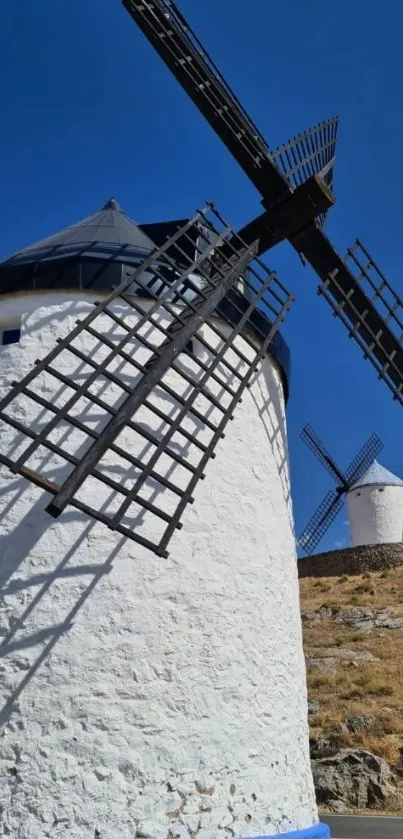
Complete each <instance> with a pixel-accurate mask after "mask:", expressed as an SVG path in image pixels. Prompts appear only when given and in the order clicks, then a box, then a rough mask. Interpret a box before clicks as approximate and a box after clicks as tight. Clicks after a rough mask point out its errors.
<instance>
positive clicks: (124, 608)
mask: <svg viewBox="0 0 403 839" xmlns="http://www.w3.org/2000/svg"><path fill="white" fill-rule="evenodd" d="M93 299H94V298H91V297H88V296H87V298H86V297H85V296H84V295H78V294H67V293H66V294H54V293H51V294H48V295H46V294H44V293H42V294H39V293H38V294H35V295H34V294H32V295H26V296H24V295H21V296H18V297H17V296H16V297H14V298H11V297H10V298H9V299H3V301H1V302H0V325H2V326H3V328H4V325H5V323H6V322H11V321H10V320H8V319H9V318H10V319H11V318H13V317H19V316H20V315H22V338H21V342H20V343H19V344H16V345H12V346H9V347H2V348H0V393H1V395H3V394H4V393H5V392H6V391H7V389H8V387H9V384H10V382H11V381H12V380H13V379H18V378H19V377H21V376H22V375H24V374H25V372H27V370H29V369H30V367H31V365H32V363H33V362H34V360H35V359H36V358H38V357H43V355H44V354H45V353H46V352H47V351H48V350H49V349H51V348H52V347H53V345H54V342H55V339H56V338H57V337H58V336H59V335H60V334H66V333H67V331H68V330H69V329H71V328H72V326H73V325H74V321H75V319H76V318H77V317H78V316H82V315H83V314H84V313H86V311H88V309H89V307H90V305H91V302H92V300H93ZM84 348H85V342H84ZM93 349H94V347H93V345H92V344H91V339H90V337H89V336H88V346H87V347H86V350H87V351H88V353H90V352H93ZM199 349H200V348H199ZM77 375H79V371H78V369H77ZM172 378H173V377H172ZM175 383H176V382H175V381H174V384H175ZM42 386H43V389H44V392H46V389H47V387H48V383H47V382H46V379H45V380H44V381H43V384H42ZM27 411H28V407H27V405H26V403H24V401H23V400H22V402H21V403H20V404H19V406H18V408H17V412H19V415H20V416H21V418H22V417H24V416H25V415H26V412H27ZM75 433H76V432H74V434H75ZM74 434H72V435H71V440H72V444H74V443H75V442H76V443H77V445H78V444H79V440H78V438H77V439H76V440H75V437H74ZM123 442H124V444H125V445H128V446H133V447H135V446H136V445H137V443H135V442H134V441H132V440H131V439H130V438H129V437H127V439H126V438H125V439H124V441H123ZM12 444H13V437H12V432H10V431H9V430H8V429H7V428H6V427H4V426H3V425H2V424H1V425H0V448H1V451H2V452H5V451H7V450H10V447H11V446H12ZM181 445H182V447H183V440H182V444H181ZM46 463H47V467H46V468H47V469H48V474H49V475H50V476H51V475H52V474H53V473H52V470H53V472H54V470H55V468H56V467H55V464H54V463H53V461H52V458H50V457H49V456H48V459H47V461H46ZM36 465H37V466H38V465H39V464H38V462H37V464H36ZM107 466H109V468H110V469H113V468H114V464H111V463H109V464H108V465H107ZM206 472H207V474H206V479H205V480H204V481H201V482H199V484H198V486H197V488H196V491H195V493H194V495H195V503H194V505H192V506H190V507H188V509H187V511H186V513H185V515H184V517H183V529H182V530H181V531H177V532H176V534H175V536H174V537H173V539H172V541H171V544H170V555H169V557H168V559H160V558H158V557H157V556H155V555H154V554H152V553H150V552H148V551H146V550H144V549H142V548H141V547H140V546H139V545H137V544H136V543H135V542H132V541H130V540H128V539H123V538H122V537H120V536H119V535H118V534H116V533H113V532H112V531H110V530H108V529H107V528H106V527H104V526H103V525H101V524H99V523H95V522H94V521H93V520H91V519H89V518H87V517H86V516H84V515H83V514H81V513H79V512H78V511H77V510H75V509H74V508H71V507H70V508H68V509H67V510H66V512H65V513H63V514H62V516H61V517H60V518H59V519H57V520H53V519H51V518H50V517H49V516H48V515H47V514H46V513H45V512H44V509H45V506H46V504H47V502H48V500H49V496H47V495H46V494H45V493H44V492H43V491H41V490H40V489H38V488H36V487H34V486H33V485H32V484H30V483H28V482H27V481H26V480H24V479H23V478H21V477H19V476H15V475H13V474H11V473H10V472H9V471H8V470H7V469H5V468H2V469H1V472H0V536H1V541H0V545H1V565H0V582H1V599H0V633H1V636H2V637H1V639H0V640H1V643H0V649H1V661H0V673H1V683H0V694H1V708H0V720H1V723H2V737H1V740H0V742H1V749H0V768H1V777H2V781H1V785H0V813H1V815H0V827H1V830H0V833H1V832H2V835H10V836H12V837H15V839H23V837H24V839H43V837H54V836H55V837H56V836H57V837H63V839H94V836H95V837H97V839H134V837H135V836H139V837H140V836H143V837H155V839H166V837H178V839H189V838H190V839H196V837H197V839H217V838H218V837H227V836H235V837H240V836H254V835H262V834H276V833H282V832H287V831H289V830H295V829H298V828H303V827H309V826H311V825H313V824H314V823H316V821H317V812H316V806H315V799H314V790H313V783H312V777H311V772H310V762H309V748H308V724H307V697H306V685H305V667H304V658H303V652H302V641H301V626H300V613H299V595H298V579H297V566H296V556H295V543H294V538H293V528H292V509H291V502H290V497H289V472H288V463H287V442H286V426H285V415H284V403H283V396H282V388H281V381H280V376H279V373H278V370H277V369H276V366H275V364H274V363H273V362H272V361H271V360H270V359H267V360H265V362H264V363H263V364H262V365H261V366H260V369H259V372H258V374H257V375H256V376H255V378H254V381H253V384H252V387H251V388H250V390H248V391H247V392H246V393H245V396H244V399H243V402H242V404H240V405H239V406H238V407H237V409H236V412H235V418H234V421H233V422H231V423H229V425H228V427H227V434H226V437H225V439H224V440H222V441H221V443H220V446H219V448H218V450H217V457H216V458H215V460H213V461H211V462H210V464H209V465H208V467H207V470H206ZM58 475H59V477H60V473H58ZM86 492H87V499H89V498H91V500H93V498H92V494H94V493H95V492H96V487H95V484H94V486H92V487H91V485H88V486H87V489H86ZM97 831H98V832H97Z"/></svg>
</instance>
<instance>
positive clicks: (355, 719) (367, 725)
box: [347, 714, 375, 732]
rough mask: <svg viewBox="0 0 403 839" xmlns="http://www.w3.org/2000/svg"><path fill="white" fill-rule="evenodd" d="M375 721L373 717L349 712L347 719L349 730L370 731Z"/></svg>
mask: <svg viewBox="0 0 403 839" xmlns="http://www.w3.org/2000/svg"><path fill="white" fill-rule="evenodd" d="M374 723H375V717H365V716H361V715H360V714H350V715H349V717H348V719H347V728H348V730H349V731H354V732H357V731H370V730H371V728H373V726H374Z"/></svg>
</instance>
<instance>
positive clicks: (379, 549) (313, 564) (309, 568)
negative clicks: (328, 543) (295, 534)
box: [298, 542, 403, 577]
mask: <svg viewBox="0 0 403 839" xmlns="http://www.w3.org/2000/svg"><path fill="white" fill-rule="evenodd" d="M396 565H403V544H402V543H401V542H398V543H397V544H387V545H358V546H357V547H355V548H343V550H340V551H327V552H326V553H322V554H315V556H309V557H307V559H300V560H299V562H298V574H299V576H300V577H341V576H342V575H343V574H364V573H365V572H367V571H382V570H383V569H384V568H393V567H394V566H396Z"/></svg>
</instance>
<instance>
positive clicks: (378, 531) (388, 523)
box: [346, 460, 403, 547]
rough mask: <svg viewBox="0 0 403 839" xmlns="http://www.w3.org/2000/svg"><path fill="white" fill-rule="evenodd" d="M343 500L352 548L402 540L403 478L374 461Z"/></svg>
mask: <svg viewBox="0 0 403 839" xmlns="http://www.w3.org/2000/svg"><path fill="white" fill-rule="evenodd" d="M346 500H347V510H348V518H349V524H350V534H351V544H352V546H353V547H355V546H356V545H383V544H387V543H388V542H395V543H397V542H402V541H403V481H402V480H401V479H400V478H398V477H397V476H396V475H393V473H392V472H389V470H388V469H385V467H384V466H381V464H380V463H378V462H377V461H376V460H374V462H373V463H372V464H371V466H370V467H369V469H367V470H366V471H365V472H364V474H363V475H362V476H361V477H360V478H359V480H357V481H355V482H354V483H353V485H352V486H351V487H350V489H349V491H348V493H347V496H346Z"/></svg>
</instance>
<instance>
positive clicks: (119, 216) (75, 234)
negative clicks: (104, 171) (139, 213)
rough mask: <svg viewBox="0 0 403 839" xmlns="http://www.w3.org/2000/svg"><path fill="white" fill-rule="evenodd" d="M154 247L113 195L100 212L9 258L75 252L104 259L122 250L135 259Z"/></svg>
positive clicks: (24, 259)
mask: <svg viewBox="0 0 403 839" xmlns="http://www.w3.org/2000/svg"><path fill="white" fill-rule="evenodd" d="M153 248H154V243H153V242H152V240H151V239H150V238H149V237H148V236H147V234H146V233H144V232H143V231H142V230H141V228H140V227H139V226H138V225H137V224H135V222H134V221H132V220H131V219H130V218H129V217H128V216H127V215H126V214H125V213H124V212H123V211H122V210H121V209H120V207H119V204H118V203H117V201H116V200H115V199H114V198H110V199H109V201H107V203H106V204H105V206H104V207H103V208H102V210H99V212H97V213H94V214H93V215H91V216H87V218H85V219H83V220H82V221H79V222H77V223H76V224H72V225H71V226H70V227H65V228H64V230H61V231H60V233H55V234H53V236H48V237H47V238H46V239H42V240H41V241H40V242H36V243H35V244H34V245H30V246H29V247H27V248H24V249H23V250H21V251H18V252H17V253H15V254H14V255H13V256H12V257H11V259H9V260H7V262H8V265H19V264H23V263H29V262H42V261H44V260H54V259H62V258H71V257H74V256H82V257H84V258H88V257H97V258H101V259H102V258H106V257H109V256H111V255H112V254H113V253H115V254H117V253H118V252H119V251H121V252H122V261H124V262H132V261H135V260H136V259H138V257H139V256H143V255H144V254H145V253H149V252H150V250H153Z"/></svg>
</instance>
